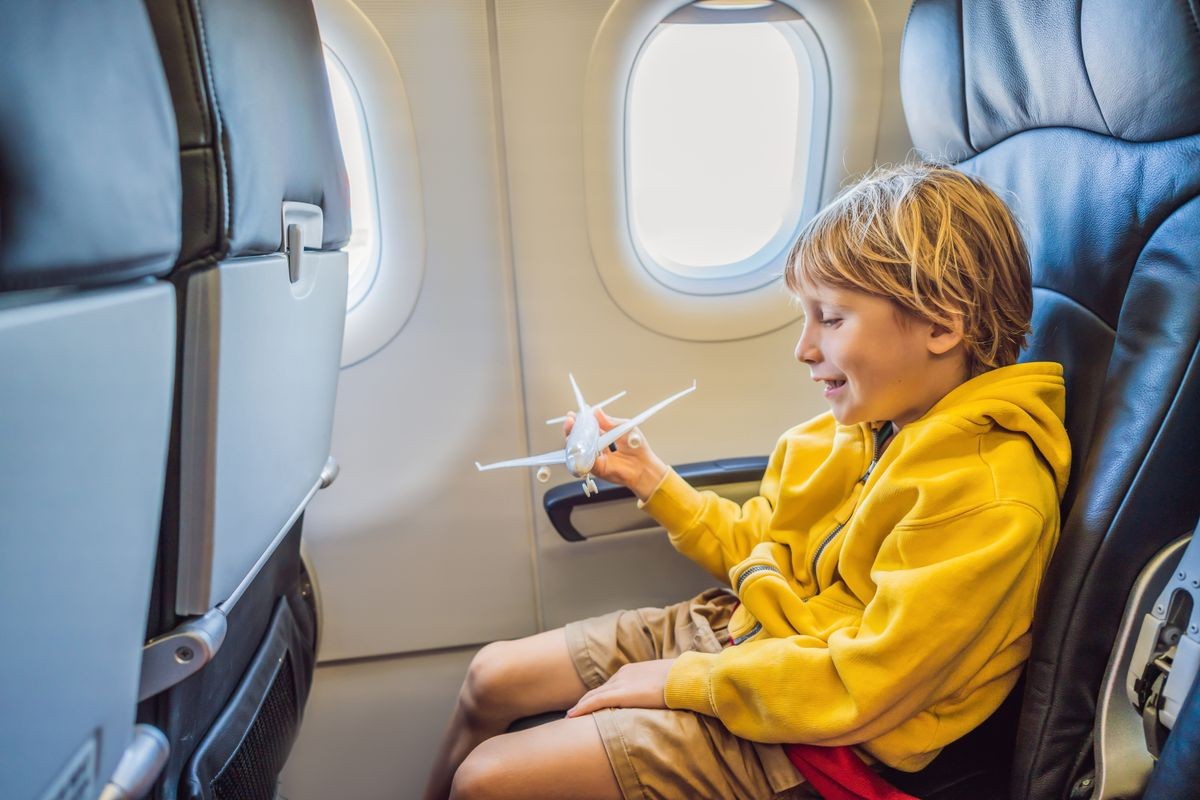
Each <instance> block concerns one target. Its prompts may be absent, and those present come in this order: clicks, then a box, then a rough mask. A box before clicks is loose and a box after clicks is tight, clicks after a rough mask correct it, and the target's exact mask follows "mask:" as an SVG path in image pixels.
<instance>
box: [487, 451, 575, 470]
mask: <svg viewBox="0 0 1200 800" xmlns="http://www.w3.org/2000/svg"><path fill="white" fill-rule="evenodd" d="M565 463H567V453H566V451H565V450H551V451H550V452H549V453H542V454H541V455H540V456H529V457H528V458H513V459H510V460H508V461H497V462H496V463H495V464H480V463H479V462H478V461H476V462H475V466H476V467H478V468H479V471H480V472H485V471H487V470H489V469H501V468H502V467H547V466H553V465H555V464H565Z"/></svg>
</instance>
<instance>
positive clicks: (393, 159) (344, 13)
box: [313, 0, 425, 369]
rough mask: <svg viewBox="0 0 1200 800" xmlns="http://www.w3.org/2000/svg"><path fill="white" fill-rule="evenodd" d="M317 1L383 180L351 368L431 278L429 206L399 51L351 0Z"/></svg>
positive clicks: (350, 341)
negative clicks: (373, 261) (374, 254)
mask: <svg viewBox="0 0 1200 800" xmlns="http://www.w3.org/2000/svg"><path fill="white" fill-rule="evenodd" d="M313 7H314V9H315V11H316V14H317V24H318V27H319V28H320V31H321V40H322V43H323V44H324V45H325V46H326V47H327V48H328V50H329V51H330V52H331V53H332V54H333V56H334V57H335V58H336V59H337V60H338V62H339V63H340V64H341V65H342V66H343V67H344V69H345V74H346V75H347V76H348V77H349V79H350V84H351V88H352V89H353V90H354V92H355V94H356V95H357V97H358V100H359V110H360V111H361V112H362V118H363V125H364V127H365V130H364V138H365V144H366V147H367V151H368V152H367V157H368V159H369V163H370V164H371V166H372V167H373V175H372V178H373V180H374V183H375V200H376V209H377V212H376V213H377V220H376V221H377V224H378V228H377V229H376V237H375V239H376V242H377V250H378V265H377V266H375V267H374V268H373V270H374V275H373V277H372V278H371V282H370V285H369V286H368V288H367V289H366V290H365V292H364V293H363V294H362V296H361V297H359V298H357V300H356V302H355V303H353V304H352V305H351V306H350V307H349V308H348V309H347V311H346V327H345V333H344V335H343V338H342V361H341V365H342V368H343V369H344V368H346V367H350V366H353V365H354V364H358V363H360V362H362V361H364V360H366V359H367V358H369V357H371V356H372V355H374V354H375V353H377V352H379V351H380V350H381V349H383V347H385V346H386V345H387V344H388V343H389V342H391V341H392V340H393V339H394V338H395V337H396V336H397V335H398V334H399V333H400V331H401V330H402V329H403V328H404V326H405V325H406V324H407V323H408V320H409V319H411V317H412V313H413V310H414V309H415V308H416V304H417V299H418V297H419V296H420V292H421V285H422V283H423V282H424V278H425V223H424V208H423V205H422V199H421V197H422V194H421V173H420V168H419V164H418V159H417V140H416V134H415V132H414V129H413V122H412V112H411V109H410V106H409V102H408V93H407V92H406V91H405V88H404V81H403V79H402V78H401V75H400V70H399V68H398V67H397V66H396V62H395V60H394V59H393V58H392V54H391V51H389V50H388V47H387V44H386V43H385V42H384V40H383V37H382V36H381V35H380V33H379V31H378V30H377V29H376V28H375V26H374V25H372V24H371V21H370V20H369V19H367V17H366V15H365V14H363V12H362V11H361V10H360V9H359V8H358V7H357V6H356V5H354V3H352V2H351V1H350V0H315V1H314V3H313ZM369 269H371V268H369Z"/></svg>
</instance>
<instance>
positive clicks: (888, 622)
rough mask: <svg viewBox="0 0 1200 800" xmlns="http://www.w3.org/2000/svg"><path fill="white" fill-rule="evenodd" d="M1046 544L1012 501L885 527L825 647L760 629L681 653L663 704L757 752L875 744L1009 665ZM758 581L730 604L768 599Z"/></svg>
mask: <svg viewBox="0 0 1200 800" xmlns="http://www.w3.org/2000/svg"><path fill="white" fill-rule="evenodd" d="M1054 533H1055V532H1054V531H1048V530H1047V525H1046V523H1045V520H1044V519H1043V517H1042V515H1041V514H1040V513H1039V512H1038V511H1036V510H1035V509H1033V508H1032V507H1031V506H1029V505H1026V504H1024V503H1020V502H1014V501H994V502H991V503H989V504H986V505H983V506H980V507H976V508H973V509H971V510H969V511H965V512H962V513H959V514H956V515H953V516H948V517H946V518H943V519H940V520H937V521H936V522H934V523H929V524H923V525H922V524H916V523H913V524H911V525H910V526H908V527H897V528H896V529H895V530H894V531H893V532H892V533H891V534H890V535H889V536H888V537H887V539H886V540H885V541H884V543H883V546H882V547H881V549H880V551H879V556H878V558H877V559H876V561H875V563H874V565H873V569H872V573H871V574H872V578H873V579H874V580H875V582H876V583H877V585H878V589H877V592H876V594H875V596H874V597H873V598H872V600H871V601H870V603H869V604H868V605H867V606H866V608H865V609H864V610H863V612H862V619H861V621H860V622H859V623H858V624H856V625H851V626H848V627H844V628H840V629H837V630H835V631H834V632H833V633H831V634H829V635H828V638H827V639H822V638H820V637H817V636H812V635H796V634H793V635H790V636H787V635H784V634H785V633H786V632H776V631H772V632H771V633H772V635H773V636H776V637H778V638H764V639H756V640H753V641H750V642H747V643H745V644H742V645H738V646H736V647H729V648H727V649H725V650H724V651H722V652H721V653H718V654H707V653H696V652H689V653H685V654H683V655H681V656H680V657H679V658H678V659H676V661H675V664H674V666H673V667H672V668H671V671H670V673H669V675H668V678H667V685H666V701H667V705H668V706H669V707H671V708H677V709H690V710H692V711H696V712H699V713H701V714H707V715H710V716H715V717H718V718H720V720H721V721H722V722H723V723H724V724H725V726H726V727H728V728H729V730H731V731H732V732H733V733H735V734H737V735H738V736H741V737H743V738H746V739H751V740H754V741H760V742H796V743H811V744H825V745H839V744H855V743H860V742H864V741H866V740H869V739H873V738H875V737H877V736H880V735H882V734H884V733H887V732H888V731H890V730H892V729H894V728H896V727H897V726H898V725H900V724H901V723H903V722H905V721H906V720H908V719H910V718H912V717H913V716H914V715H915V714H917V713H919V712H920V711H922V710H923V709H926V708H928V707H929V706H930V705H931V704H932V703H934V702H937V701H938V700H939V699H943V698H947V697H950V696H952V695H954V693H955V692H956V691H958V690H959V689H961V688H962V687H963V685H964V684H966V683H967V681H970V680H972V679H973V678H974V679H978V675H979V673H980V672H981V671H983V670H1001V671H1011V670H1013V669H1016V668H1017V667H1018V666H1019V665H1020V664H1021V663H1022V661H1023V660H1024V658H1025V657H1026V656H1027V654H1028V629H1029V625H1030V622H1031V620H1032V616H1033V606H1034V599H1035V596H1036V593H1037V586H1038V583H1039V582H1040V579H1041V575H1042V570H1043V569H1044V567H1045V561H1046V560H1047V559H1048V557H1049V550H1050V548H1051V547H1052V546H1053V541H1048V540H1050V539H1052V538H1053V536H1054ZM772 580H779V578H777V577H775V576H772V575H770V574H769V573H768V574H764V576H763V577H762V578H760V579H758V581H755V583H758V582H759V581H763V582H764V583H761V584H759V585H758V587H757V588H756V587H755V586H753V585H750V584H747V586H746V587H744V593H745V592H746V591H768V592H769V591H771V587H770V586H769V585H767V584H766V583H765V582H767V581H772ZM776 591H777V587H776ZM810 602H812V601H810ZM801 605H803V604H801ZM797 613H798V614H801V615H803V614H805V613H811V612H809V610H807V609H804V608H796V609H793V612H792V614H793V616H794V615H795V614H797ZM797 621H799V620H797ZM793 629H794V626H793ZM998 674H1005V673H1004V672H1000V673H998Z"/></svg>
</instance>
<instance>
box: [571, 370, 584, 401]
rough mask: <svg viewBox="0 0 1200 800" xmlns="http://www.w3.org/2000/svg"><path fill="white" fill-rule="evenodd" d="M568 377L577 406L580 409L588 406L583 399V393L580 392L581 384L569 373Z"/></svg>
mask: <svg viewBox="0 0 1200 800" xmlns="http://www.w3.org/2000/svg"><path fill="white" fill-rule="evenodd" d="M567 377H568V378H570V379H571V389H572V390H573V391H574V392H575V404H576V405H577V406H578V407H579V408H583V407H584V406H586V405H587V401H586V400H584V399H583V392H581V391H579V384H578V383H576V382H575V376H574V375H572V374H571V373H569V372H568V373H567Z"/></svg>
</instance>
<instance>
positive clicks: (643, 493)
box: [563, 408, 667, 500]
mask: <svg viewBox="0 0 1200 800" xmlns="http://www.w3.org/2000/svg"><path fill="white" fill-rule="evenodd" d="M595 413H596V421H597V422H599V423H600V431H601V433H606V432H608V431H611V430H612V429H613V428H615V427H617V426H618V425H620V424H621V423H623V422H625V420H623V419H612V418H611V417H609V416H608V415H607V414H605V413H604V411H603V409H599V408H597V409H596V411H595ZM574 426H575V412H573V411H572V412H568V413H567V421H566V422H564V423H563V436H564V437H565V436H568V435H569V434H570V433H571V428H573V427H574ZM634 433H636V434H637V435H638V436H639V437H641V440H642V441H641V444H640V445H639V446H638V447H630V445H629V437H630V436H632V435H633V434H634ZM614 444H616V446H617V450H616V452H613V451H611V450H608V449H605V450H603V451H601V453H600V455H598V456H597V457H596V464H595V466H594V467H592V474H593V475H595V476H596V477H597V478H601V479H603V480H606V481H609V482H610V483H616V484H620V485H621V486H624V487H626V488H628V489H630V490H631V491H632V492H633V493H634V494H635V495H637V496H638V499H639V500H645V499H646V498H648V497H649V496H650V494H651V492H653V491H654V490H655V488H656V487H657V486H658V484H659V483H660V482H661V481H662V479H663V476H665V475H666V474H667V465H666V464H665V463H664V462H663V460H662V459H660V458H659V457H658V456H656V455H655V454H654V451H653V450H651V449H650V445H649V444H648V443H647V442H646V437H645V436H644V435H643V434H642V432H641V430H639V429H638V428H634V429H633V430H631V431H629V432H628V433H626V434H625V435H624V436H622V437H621V438H620V439H617V441H616V442H615V443H614Z"/></svg>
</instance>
